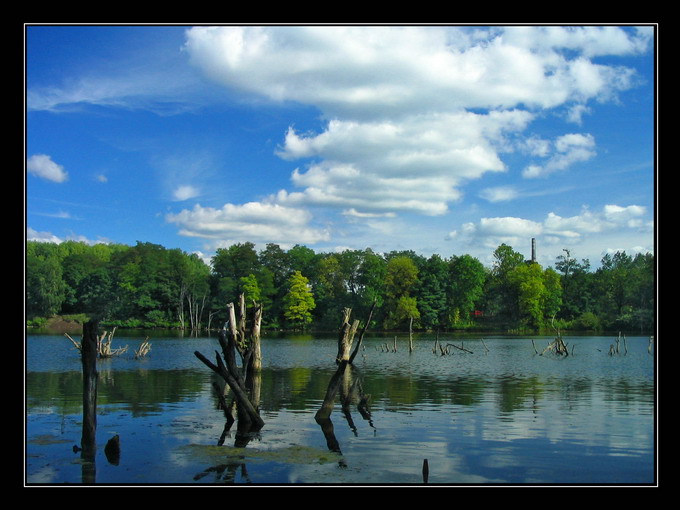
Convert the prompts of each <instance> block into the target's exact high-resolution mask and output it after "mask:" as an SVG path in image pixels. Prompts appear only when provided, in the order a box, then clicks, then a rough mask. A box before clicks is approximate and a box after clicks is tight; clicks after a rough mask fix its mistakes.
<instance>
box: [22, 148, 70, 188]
mask: <svg viewBox="0 0 680 510" xmlns="http://www.w3.org/2000/svg"><path fill="white" fill-rule="evenodd" d="M26 170H27V171H28V173H30V174H33V175H36V176H38V177H40V178H42V179H47V180H48V181H53V182H64V181H66V180H67V179H68V173H67V172H66V171H65V170H64V167H63V166H61V165H59V164H57V163H55V162H54V161H52V158H51V157H50V156H48V155H46V154H35V155H33V156H31V157H29V158H28V160H27V161H26Z"/></svg>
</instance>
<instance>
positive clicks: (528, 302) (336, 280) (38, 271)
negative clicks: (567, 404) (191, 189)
mask: <svg viewBox="0 0 680 510" xmlns="http://www.w3.org/2000/svg"><path fill="white" fill-rule="evenodd" d="M564 252H565V254H564V255H562V256H560V257H557V260H556V263H555V267H554V269H553V268H547V269H543V268H542V267H541V266H540V265H539V264H537V263H532V262H530V261H525V260H524V257H523V256H522V255H521V254H520V253H518V252H516V251H514V250H513V249H512V248H511V247H510V246H507V245H505V244H502V245H501V246H499V247H498V248H497V249H496V250H495V251H494V253H493V256H494V263H493V265H492V267H491V268H486V267H484V266H483V265H482V263H481V262H480V261H479V260H477V259H476V258H474V257H472V256H470V255H460V256H457V255H452V256H451V257H450V258H448V259H447V258H443V257H441V256H440V255H432V256H431V257H429V258H426V257H423V256H421V255H418V254H416V253H414V252H412V251H393V252H390V253H387V254H385V255H382V254H379V253H375V252H373V251H372V250H370V249H366V250H345V251H342V252H338V253H315V252H314V251H313V250H311V249H310V248H307V247H305V246H302V245H296V246H294V247H293V248H290V249H289V250H284V249H282V248H281V247H280V246H278V245H276V244H268V245H266V247H265V248H264V249H263V250H261V251H260V252H258V251H257V250H256V248H255V245H254V244H252V243H239V244H235V245H232V246H230V247H228V248H221V249H218V250H217V252H216V253H215V256H214V257H213V258H212V261H211V265H208V264H206V263H205V262H204V261H203V260H201V259H200V258H199V257H198V256H196V255H194V254H187V253H184V252H182V251H181V250H178V249H166V248H164V247H162V246H159V245H156V244H152V243H141V242H138V243H137V244H136V245H135V246H125V245H115V244H112V245H105V244H97V245H94V246H90V245H87V244H85V243H80V242H73V241H69V242H65V243H61V244H53V243H42V242H27V244H26V319H27V320H29V321H31V323H33V324H38V323H40V322H41V321H40V318H47V317H50V316H53V315H55V314H86V315H88V316H90V317H95V318H97V319H99V320H102V321H105V323H107V324H110V325H118V326H119V327H177V328H183V329H198V328H205V327H207V326H208V324H209V323H210V325H211V327H212V328H213V329H214V328H219V327H221V326H222V324H223V323H224V321H226V319H227V317H226V305H227V304H228V303H230V302H236V301H237V299H238V296H239V295H240V294H241V293H244V294H245V295H246V298H247V301H248V304H250V302H251V299H255V300H257V301H258V302H260V303H261V304H262V305H263V308H264V314H263V322H262V326H263V328H290V327H295V328H300V327H303V326H304V327H311V328H317V329H326V330H335V329H337V327H338V325H339V324H340V322H341V319H342V311H343V309H344V308H351V309H352V313H353V316H355V317H358V318H362V317H367V316H368V311H369V309H370V308H371V305H372V304H373V302H375V303H376V308H375V310H374V313H373V315H372V321H371V325H370V326H369V327H370V328H371V329H381V328H384V327H387V328H398V329H406V328H408V326H409V324H412V325H413V327H414V328H418V329H424V330H432V331H434V330H442V331H443V330H447V329H460V328H472V327H478V328H486V329H516V328H530V329H537V328H549V327H551V326H552V325H554V324H555V323H557V324H558V325H559V327H560V328H561V329H563V330H565V329H575V330H582V329H585V330H624V331H625V330H629V331H640V332H642V331H650V330H652V329H653V328H654V326H655V306H656V304H655V295H656V281H655V269H656V266H655V259H654V256H653V255H650V254H648V255H636V256H635V257H631V256H629V255H627V254H625V253H623V252H618V253H615V254H612V255H607V256H605V257H604V258H603V259H602V264H601V267H600V268H598V269H597V270H596V271H594V272H593V271H591V269H590V263H589V262H588V261H587V260H582V261H580V262H579V261H577V260H576V259H575V258H573V257H572V255H571V253H570V252H569V251H568V250H564ZM310 321H311V322H310Z"/></svg>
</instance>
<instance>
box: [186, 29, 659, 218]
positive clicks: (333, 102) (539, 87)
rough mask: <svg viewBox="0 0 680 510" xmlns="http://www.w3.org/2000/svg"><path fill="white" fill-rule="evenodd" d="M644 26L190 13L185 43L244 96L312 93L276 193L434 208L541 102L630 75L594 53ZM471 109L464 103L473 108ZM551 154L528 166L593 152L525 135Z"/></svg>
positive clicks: (298, 199) (564, 100)
mask: <svg viewBox="0 0 680 510" xmlns="http://www.w3.org/2000/svg"><path fill="white" fill-rule="evenodd" d="M648 43H649V34H646V33H642V32H636V31H625V30H623V29H621V28H619V27H575V28H572V27H531V28H529V27H526V28H522V27H493V28H483V27H480V28H470V27H362V26H334V27H328V26H323V27H320V26H308V27H291V26H278V27H255V26H240V27H206V26H202V27H194V28H191V29H189V30H188V31H187V33H186V44H185V46H184V50H185V51H186V53H187V55H188V56H189V59H190V62H191V63H192V64H193V65H195V66H196V67H197V68H199V69H200V70H201V71H202V72H203V73H204V74H205V76H207V77H209V78H210V79H211V80H214V81H215V82H217V83H220V84H222V85H224V86H227V87H229V88H230V89H232V90H237V91H239V92H241V93H242V94H244V95H245V96H250V97H252V98H254V99H261V98H264V99H266V100H269V101H278V102H285V101H292V102H298V103H302V104H306V105H312V106H315V107H317V108H318V109H319V110H320V111H321V112H322V114H323V116H324V118H325V119H326V120H327V124H326V125H325V127H324V128H323V130H322V131H321V132H319V133H300V132H297V131H296V130H295V129H293V128H292V127H291V128H290V129H289V130H288V132H287V133H285V135H284V136H285V139H284V142H283V144H282V146H281V147H279V149H278V151H277V154H278V155H279V156H280V157H281V158H283V159H285V160H289V161H295V160H307V164H306V166H304V167H298V168H297V169H296V170H295V171H294V172H293V175H292V183H293V184H294V185H295V186H296V187H297V188H298V189H297V190H292V191H291V190H281V191H280V192H279V193H277V194H275V195H273V196H272V197H270V198H271V199H272V200H278V201H279V203H281V204H283V205H287V206H294V207H300V206H305V205H316V206H331V207H339V208H342V209H343V210H346V209H348V208H351V209H354V210H355V211H357V212H360V213H368V214H374V213H383V212H399V211H411V212H417V213H420V214H426V215H440V214H444V213H445V212H447V211H448V208H449V205H450V204H452V203H454V202H456V201H457V200H459V199H460V198H461V196H462V194H461V187H462V186H463V185H464V183H465V182H466V181H468V180H471V179H479V178H481V177H482V176H483V175H484V174H485V173H487V172H503V171H506V170H507V169H506V166H505V164H504V163H503V161H502V160H501V157H500V153H501V151H505V150H513V144H516V143H517V141H518V140H519V138H520V136H519V135H521V133H523V131H524V130H525V129H526V128H527V126H528V125H529V124H530V123H531V121H532V120H533V119H534V118H535V115H536V113H537V112H538V111H539V110H542V109H549V108H557V107H568V108H570V109H571V110H570V115H571V119H572V120H578V118H579V117H580V115H582V114H583V113H584V112H586V111H587V109H586V107H585V104H586V103H587V101H590V100H604V99H607V98H611V97H614V96H615V95H616V94H617V93H618V92H620V91H622V90H625V89H627V88H629V87H630V86H631V85H632V83H633V75H632V73H631V71H630V70H629V69H626V68H623V67H614V66H606V65H602V64H596V63H594V62H593V61H591V60H590V58H591V57H593V56H597V55H604V54H609V55H611V54H614V55H626V54H631V53H635V52H639V51H643V50H644V49H646V47H647V45H648ZM473 110H474V112H473ZM528 146H531V150H532V151H533V153H534V154H535V155H537V156H540V157H549V155H548V151H550V153H551V154H552V156H550V159H548V160H547V161H545V162H543V163H542V164H536V165H534V166H531V167H529V168H527V169H526V170H525V176H526V177H537V176H539V175H540V176H543V175H548V174H550V173H551V172H555V171H557V170H563V169H566V168H567V167H569V166H570V165H571V164H573V163H575V162H577V161H585V160H587V159H589V158H591V157H593V156H594V154H595V148H594V140H593V139H592V137H590V135H587V134H586V135H565V137H562V138H558V139H557V140H556V141H555V142H553V143H549V142H547V141H542V140H538V139H534V140H532V141H530V142H528V145H526V147H528Z"/></svg>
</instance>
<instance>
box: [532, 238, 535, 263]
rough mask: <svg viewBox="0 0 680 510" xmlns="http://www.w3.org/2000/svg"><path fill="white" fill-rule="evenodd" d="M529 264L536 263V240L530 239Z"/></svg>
mask: <svg viewBox="0 0 680 510" xmlns="http://www.w3.org/2000/svg"><path fill="white" fill-rule="evenodd" d="M531 262H534V263H535V262H536V238H535V237H532V238H531Z"/></svg>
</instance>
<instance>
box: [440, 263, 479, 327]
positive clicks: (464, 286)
mask: <svg viewBox="0 0 680 510" xmlns="http://www.w3.org/2000/svg"><path fill="white" fill-rule="evenodd" d="M486 277H487V270H486V269H485V268H484V266H483V265H482V263H481V262H480V261H479V260H477V259H476V258H475V257H472V256H471V255H467V254H466V255H461V256H459V257H457V256H453V257H451V260H450V261H449V282H450V284H449V288H448V310H449V318H450V320H451V323H454V324H455V322H456V320H460V319H462V318H466V319H467V320H469V317H470V314H471V313H472V312H473V311H474V310H475V305H476V304H477V302H478V301H479V300H480V299H481V298H482V296H483V294H484V282H485V281H486Z"/></svg>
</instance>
